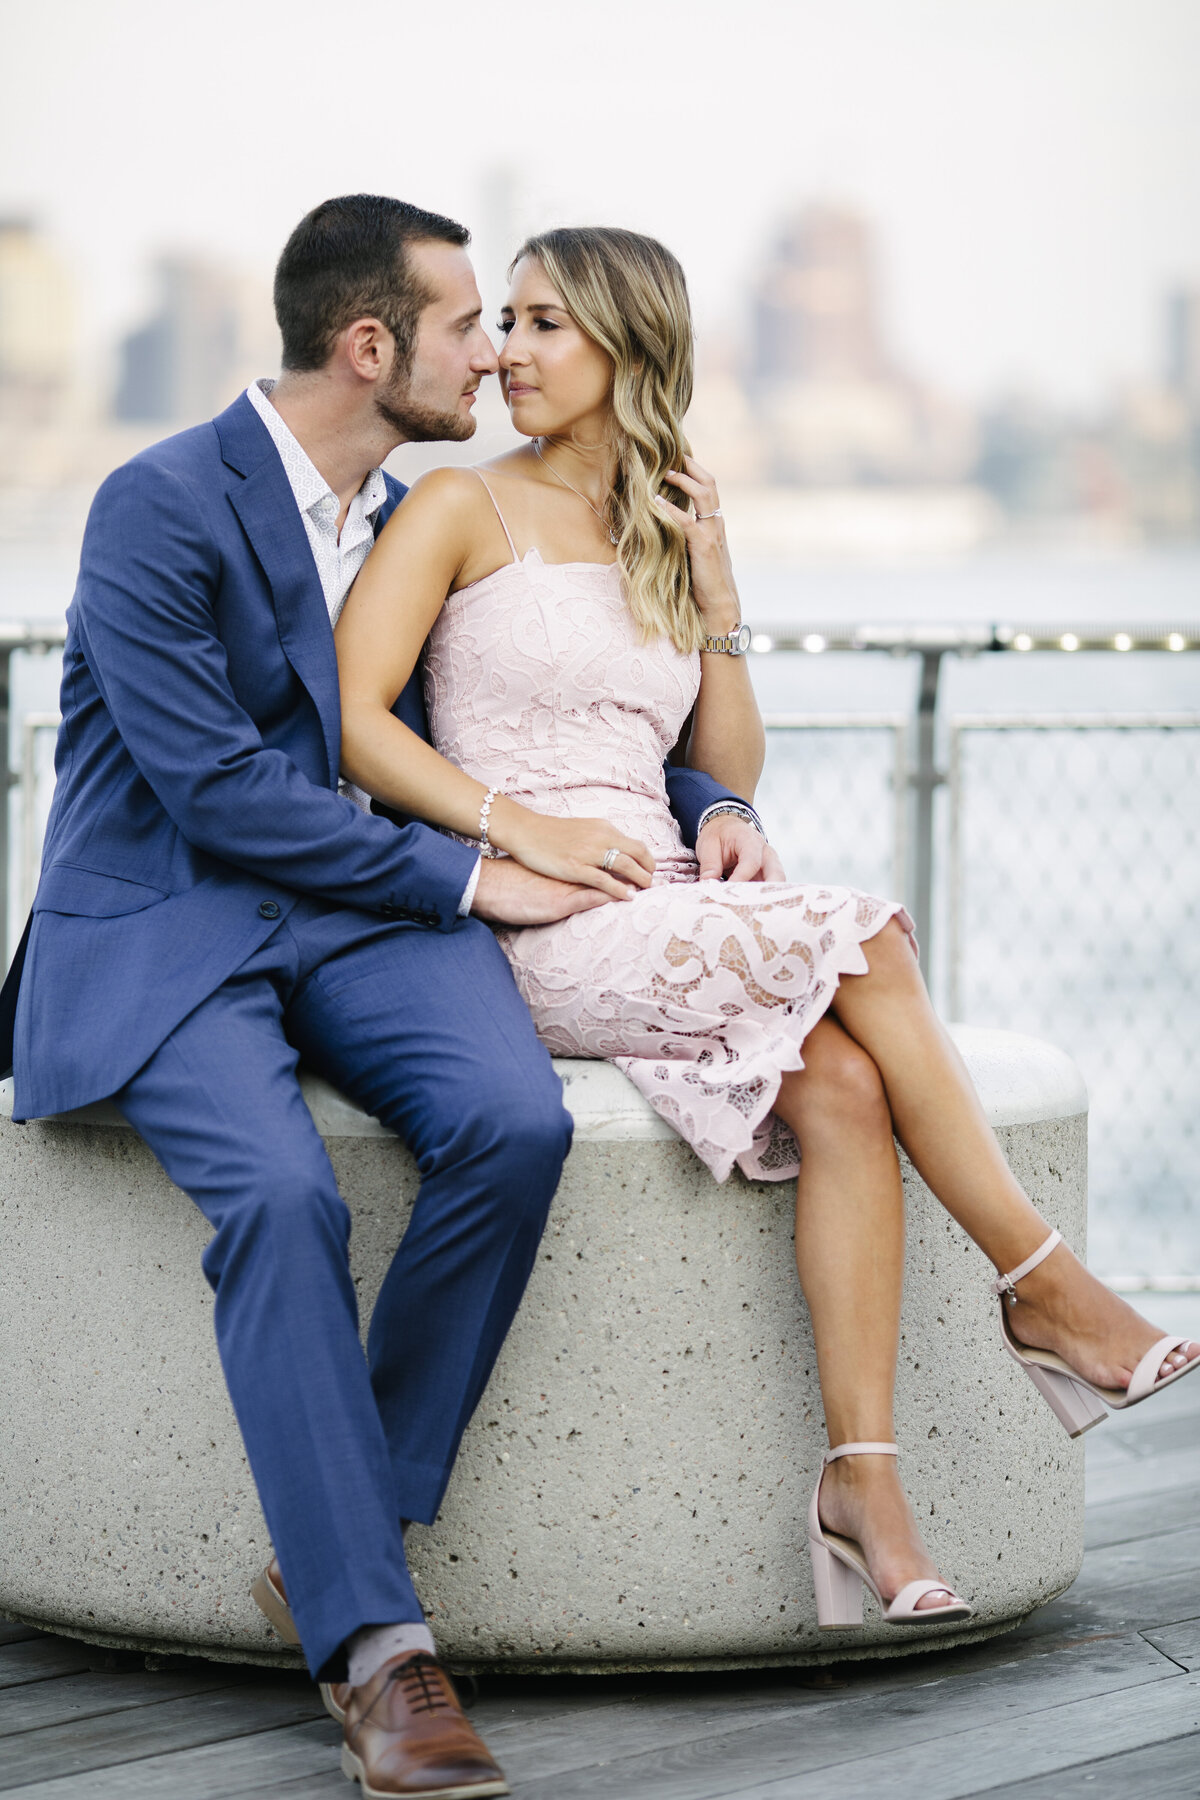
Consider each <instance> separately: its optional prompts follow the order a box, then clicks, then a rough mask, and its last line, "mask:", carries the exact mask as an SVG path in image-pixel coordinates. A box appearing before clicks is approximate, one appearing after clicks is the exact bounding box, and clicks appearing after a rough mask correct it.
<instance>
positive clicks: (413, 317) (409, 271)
mask: <svg viewBox="0 0 1200 1800" xmlns="http://www.w3.org/2000/svg"><path fill="white" fill-rule="evenodd" d="M430 238H434V239H438V240H440V241H441V242H442V243H444V244H460V245H461V244H469V243H470V241H471V234H470V232H469V231H468V230H467V228H466V226H465V225H459V224H457V223H456V221H455V220H454V219H446V218H443V216H442V215H441V213H432V212H425V211H424V210H423V209H422V208H421V207H419V206H410V205H409V204H408V202H407V201H405V200H392V199H389V198H388V197H387V196H386V195H382V194H343V195H341V196H339V197H338V198H337V199H335V200H323V201H322V202H321V204H320V206H314V207H313V209H312V211H311V212H310V213H306V214H305V215H304V217H303V218H302V219H301V221H300V223H299V224H298V225H297V227H296V229H295V231H293V233H292V235H291V237H290V238H289V239H288V241H287V243H286V244H285V245H284V247H283V254H282V256H281V257H280V258H279V263H278V265H277V267H276V270H275V317H276V319H277V320H278V321H279V331H280V335H281V337H282V338H283V367H284V368H285V369H294V370H297V371H300V370H306V369H323V368H324V366H325V364H326V363H327V362H328V361H329V358H330V356H331V354H332V352H333V346H334V344H335V343H336V341H337V336H338V333H339V332H340V331H344V330H345V328H346V326H347V325H349V324H350V323H351V322H352V320H354V319H364V318H373V319H378V320H379V322H380V323H381V324H382V325H386V326H387V329H388V330H389V331H390V332H391V334H392V336H393V338H394V339H395V340H396V362H397V366H398V367H399V368H401V369H403V370H406V371H407V370H410V369H411V368H412V358H413V351H414V349H415V348H416V337H417V321H418V319H419V318H420V316H421V313H422V311H423V309H424V308H425V306H426V305H427V304H428V303H429V300H430V299H431V297H432V296H431V295H430V294H429V293H428V291H427V289H426V288H425V286H424V285H423V283H422V282H421V281H420V279H419V277H418V276H417V274H416V272H415V271H414V269H413V267H412V264H411V261H410V259H409V256H408V245H409V244H413V243H419V242H421V241H423V240H428V239H430Z"/></svg>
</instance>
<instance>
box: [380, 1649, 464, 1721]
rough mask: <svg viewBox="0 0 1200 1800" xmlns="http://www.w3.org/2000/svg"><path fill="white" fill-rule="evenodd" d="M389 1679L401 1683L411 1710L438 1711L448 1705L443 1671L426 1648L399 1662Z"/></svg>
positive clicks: (447, 1707)
mask: <svg viewBox="0 0 1200 1800" xmlns="http://www.w3.org/2000/svg"><path fill="white" fill-rule="evenodd" d="M389 1679H390V1680H392V1681H399V1682H402V1683H403V1686H404V1699H405V1702H406V1704H407V1705H408V1707H409V1709H410V1711H412V1712H439V1711H440V1710H442V1709H443V1708H446V1709H449V1707H450V1704H451V1703H450V1701H449V1699H448V1698H447V1695H446V1686H445V1683H446V1675H445V1671H444V1670H443V1668H442V1666H441V1664H440V1663H439V1662H438V1660H437V1658H436V1657H433V1656H430V1654H429V1652H428V1651H427V1650H419V1651H418V1652H417V1654H416V1655H415V1656H410V1657H408V1658H407V1659H406V1660H405V1661H404V1662H402V1663H400V1664H399V1665H398V1666H397V1667H396V1668H394V1669H393V1670H392V1672H391V1676H390V1677H389Z"/></svg>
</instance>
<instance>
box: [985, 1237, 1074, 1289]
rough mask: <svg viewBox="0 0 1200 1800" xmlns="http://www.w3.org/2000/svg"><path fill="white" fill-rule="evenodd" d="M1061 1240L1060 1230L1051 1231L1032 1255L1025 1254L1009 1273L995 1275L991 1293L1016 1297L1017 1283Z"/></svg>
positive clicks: (1055, 1247)
mask: <svg viewBox="0 0 1200 1800" xmlns="http://www.w3.org/2000/svg"><path fill="white" fill-rule="evenodd" d="M1062 1241H1063V1238H1062V1232H1061V1231H1052V1232H1051V1233H1050V1236H1049V1237H1048V1238H1047V1239H1046V1241H1045V1243H1044V1244H1039V1245H1038V1247H1037V1249H1036V1250H1035V1251H1034V1253H1033V1255H1032V1256H1027V1257H1026V1258H1025V1261H1024V1262H1023V1263H1018V1264H1017V1266H1016V1268H1015V1269H1014V1270H1013V1271H1012V1273H1011V1274H1010V1275H997V1277H996V1279H995V1281H993V1283H992V1292H993V1294H1007V1295H1008V1297H1009V1299H1010V1300H1015V1299H1016V1297H1017V1283H1018V1281H1020V1280H1022V1279H1023V1278H1024V1277H1025V1276H1026V1275H1028V1274H1029V1272H1030V1270H1031V1269H1036V1268H1037V1266H1038V1264H1039V1263H1040V1262H1045V1260H1046V1258H1047V1257H1048V1256H1049V1254H1050V1252H1051V1251H1052V1250H1054V1249H1057V1247H1058V1245H1059V1244H1061V1243H1062Z"/></svg>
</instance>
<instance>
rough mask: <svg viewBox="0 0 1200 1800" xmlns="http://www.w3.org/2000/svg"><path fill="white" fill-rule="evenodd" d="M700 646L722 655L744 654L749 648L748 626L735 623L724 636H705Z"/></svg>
mask: <svg viewBox="0 0 1200 1800" xmlns="http://www.w3.org/2000/svg"><path fill="white" fill-rule="evenodd" d="M700 648H701V649H702V650H715V651H717V652H718V653H719V654H720V655H722V656H745V654H746V652H747V650H748V649H749V648H750V627H749V626H748V625H736V626H735V627H734V629H733V630H732V631H727V632H726V633H725V636H724V637H706V638H705V640H704V642H703V644H701V646H700Z"/></svg>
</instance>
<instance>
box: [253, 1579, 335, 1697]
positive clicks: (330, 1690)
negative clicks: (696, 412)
mask: <svg viewBox="0 0 1200 1800" xmlns="http://www.w3.org/2000/svg"><path fill="white" fill-rule="evenodd" d="M250 1597H251V1599H252V1600H254V1601H255V1603H256V1604H257V1606H258V1608H259V1610H260V1612H264V1613H265V1614H266V1616H267V1618H268V1619H269V1620H270V1623H271V1626H272V1628H273V1629H274V1631H275V1633H276V1635H277V1636H279V1637H281V1638H282V1639H283V1641H284V1643H285V1644H294V1645H295V1646H296V1648H297V1649H299V1647H300V1633H299V1632H298V1631H297V1630H296V1621H295V1619H293V1617H292V1609H291V1607H290V1606H289V1605H288V1599H287V1591H286V1589H285V1588H284V1585H283V1571H282V1570H281V1569H280V1567H279V1558H278V1557H277V1556H273V1557H272V1558H271V1560H270V1562H269V1563H268V1564H267V1566H266V1568H265V1569H264V1570H263V1572H262V1574H261V1575H260V1576H259V1578H258V1580H257V1581H256V1582H255V1583H254V1586H253V1587H252V1588H251V1589H250ZM318 1686H319V1687H320V1689H321V1699H322V1700H323V1701H324V1702H325V1711H326V1712H327V1713H328V1714H329V1716H330V1718H332V1719H336V1720H337V1722H338V1724H339V1725H340V1724H341V1723H342V1720H343V1719H344V1718H345V1717H346V1701H347V1700H348V1699H349V1697H350V1683H349V1682H348V1681H322V1682H319V1683H318Z"/></svg>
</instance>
